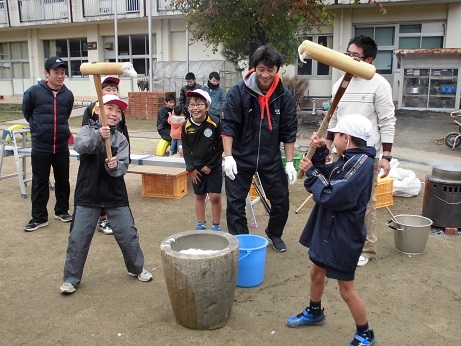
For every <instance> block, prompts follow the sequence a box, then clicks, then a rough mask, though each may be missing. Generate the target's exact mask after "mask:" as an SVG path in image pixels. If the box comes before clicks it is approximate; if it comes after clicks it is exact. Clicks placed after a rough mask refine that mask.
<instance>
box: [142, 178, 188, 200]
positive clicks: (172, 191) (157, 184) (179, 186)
mask: <svg viewBox="0 0 461 346" xmlns="http://www.w3.org/2000/svg"><path fill="white" fill-rule="evenodd" d="M186 194H187V174H186V172H184V173H183V174H179V175H175V176H172V175H166V174H146V173H143V174H142V193H141V196H145V197H163V198H181V197H182V196H184V195H186Z"/></svg>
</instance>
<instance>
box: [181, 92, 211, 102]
mask: <svg viewBox="0 0 461 346" xmlns="http://www.w3.org/2000/svg"><path fill="white" fill-rule="evenodd" d="M186 96H187V97H191V96H197V97H201V98H203V99H205V100H206V103H208V105H211V97H210V95H209V94H208V93H207V92H206V91H205V90H202V89H195V90H189V91H188V92H186Z"/></svg>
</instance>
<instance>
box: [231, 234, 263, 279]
mask: <svg viewBox="0 0 461 346" xmlns="http://www.w3.org/2000/svg"><path fill="white" fill-rule="evenodd" d="M235 237H236V238H237V239H238V241H239V265H238V274H237V286H238V287H255V286H258V285H261V283H262V282H263V281H264V268H265V265H266V247H267V244H268V243H269V242H268V240H267V239H266V238H263V237H261V236H259V235H254V234H239V235H236V236H235Z"/></svg>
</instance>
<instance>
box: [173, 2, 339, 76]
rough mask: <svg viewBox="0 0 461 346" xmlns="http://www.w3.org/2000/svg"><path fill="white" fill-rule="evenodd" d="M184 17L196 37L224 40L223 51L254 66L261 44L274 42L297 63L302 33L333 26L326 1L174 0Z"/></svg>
mask: <svg viewBox="0 0 461 346" xmlns="http://www.w3.org/2000/svg"><path fill="white" fill-rule="evenodd" d="M171 4H172V5H171V7H172V8H174V9H176V10H179V11H180V12H181V13H182V14H184V16H185V22H186V27H187V28H188V29H189V30H190V32H191V33H192V38H193V40H195V41H202V42H204V43H205V44H206V45H208V46H212V48H213V51H214V52H216V51H217V50H218V45H219V44H221V45H222V54H223V55H224V57H225V58H226V59H227V60H229V61H231V62H233V63H234V64H235V65H236V66H240V67H244V66H246V65H248V64H249V65H250V66H251V65H252V62H251V60H250V59H251V56H252V54H253V52H254V51H255V50H256V48H257V47H259V46H260V45H265V44H268V43H270V44H272V45H273V46H274V47H276V48H277V49H278V50H279V51H280V52H281V54H282V55H283V56H284V57H285V60H286V61H285V62H286V63H296V61H297V49H298V46H299V44H300V43H301V42H302V40H303V37H306V35H307V34H308V33H309V32H311V31H312V29H313V28H318V29H319V30H320V26H322V25H331V24H332V20H333V12H332V11H329V6H328V5H326V4H325V3H324V0H230V1H226V0H171Z"/></svg>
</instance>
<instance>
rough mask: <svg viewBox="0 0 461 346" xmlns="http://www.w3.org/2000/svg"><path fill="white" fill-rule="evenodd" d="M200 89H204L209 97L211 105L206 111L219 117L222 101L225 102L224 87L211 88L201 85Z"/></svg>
mask: <svg viewBox="0 0 461 346" xmlns="http://www.w3.org/2000/svg"><path fill="white" fill-rule="evenodd" d="M202 90H205V91H206V92H207V93H208V95H210V97H211V105H210V109H209V110H208V113H210V114H211V115H214V116H215V117H218V118H220V117H221V111H222V108H223V106H224V102H226V93H225V92H224V89H223V88H221V87H218V88H216V89H211V88H210V87H209V86H208V85H203V86H202Z"/></svg>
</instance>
